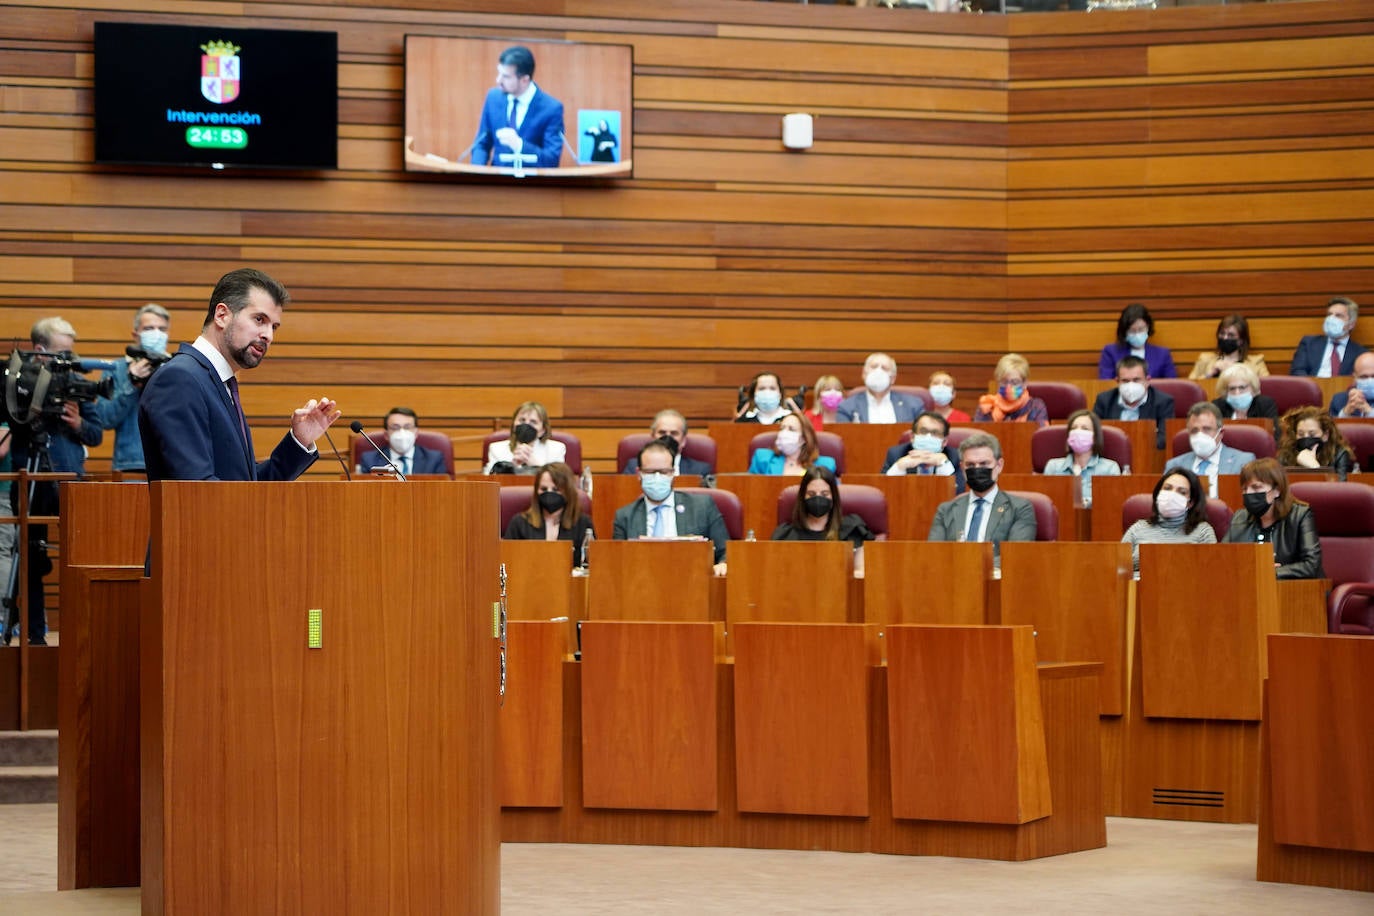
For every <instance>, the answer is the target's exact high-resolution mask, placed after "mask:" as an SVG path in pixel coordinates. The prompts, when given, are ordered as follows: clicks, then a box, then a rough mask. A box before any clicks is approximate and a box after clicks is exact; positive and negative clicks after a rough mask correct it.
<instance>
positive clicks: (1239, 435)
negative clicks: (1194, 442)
mask: <svg viewBox="0 0 1374 916" xmlns="http://www.w3.org/2000/svg"><path fill="white" fill-rule="evenodd" d="M1222 430H1223V432H1222V434H1221V444H1222V445H1229V446H1230V447H1231V448H1234V449H1239V450H1240V451H1242V452H1250V453H1252V454H1253V455H1254V456H1255V457H1256V458H1273V457H1274V454H1275V453H1276V452H1277V451H1278V446H1277V444H1276V443H1275V442H1274V434H1273V433H1272V432H1270V431H1269V430H1267V429H1263V428H1261V427H1259V426H1247V425H1245V424H1242V423H1227V424H1223V425H1222ZM1173 448H1174V454H1175V455H1182V454H1184V453H1185V452H1187V451H1188V431H1187V430H1186V429H1181V430H1179V431H1178V433H1177V434H1176V435H1175V436H1174V445H1173Z"/></svg>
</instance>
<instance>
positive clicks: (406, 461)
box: [401, 455, 410, 477]
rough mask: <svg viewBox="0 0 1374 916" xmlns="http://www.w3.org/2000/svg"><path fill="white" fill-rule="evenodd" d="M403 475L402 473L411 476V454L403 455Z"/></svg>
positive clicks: (404, 475)
mask: <svg viewBox="0 0 1374 916" xmlns="http://www.w3.org/2000/svg"><path fill="white" fill-rule="evenodd" d="M401 475H402V476H403V477H408V476H410V456H409V455H403V456H402V457H401Z"/></svg>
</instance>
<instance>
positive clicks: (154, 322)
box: [94, 302, 172, 471]
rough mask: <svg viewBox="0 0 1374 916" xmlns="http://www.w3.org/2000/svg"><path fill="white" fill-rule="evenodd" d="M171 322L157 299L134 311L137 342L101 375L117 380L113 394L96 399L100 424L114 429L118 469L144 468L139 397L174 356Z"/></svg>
mask: <svg viewBox="0 0 1374 916" xmlns="http://www.w3.org/2000/svg"><path fill="white" fill-rule="evenodd" d="M171 324H172V316H171V315H169V314H168V313H167V310H166V309H165V308H163V307H162V306H160V305H158V304H156V303H154V302H150V303H148V304H147V305H145V306H143V308H141V309H139V310H138V311H137V312H135V313H134V330H133V338H134V344H133V346H131V347H128V348H127V349H126V350H125V351H124V365H122V366H117V367H116V368H114V369H110V370H106V372H105V374H104V375H103V376H101V377H102V378H107V379H111V380H113V382H114V394H113V395H111V396H110V397H108V398H97V399H96V401H95V404H94V407H95V414H96V417H97V418H98V420H99V422H100V427H101V428H102V429H112V430H114V462H113V467H114V469H115V470H116V471H142V470H143V469H144V465H143V438H142V436H141V435H140V434H139V431H138V398H139V395H141V394H142V393H143V385H144V383H145V382H147V381H148V378H149V377H150V376H151V375H152V374H153V372H154V371H155V370H156V369H157V368H158V366H160V365H162V364H163V363H165V362H166V361H167V360H169V359H171V357H170V356H168V355H167V329H168V328H169V327H171Z"/></svg>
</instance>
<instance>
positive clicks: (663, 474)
mask: <svg viewBox="0 0 1374 916" xmlns="http://www.w3.org/2000/svg"><path fill="white" fill-rule="evenodd" d="M673 457H674V454H673V450H672V449H670V448H668V446H666V445H664V444H663V443H662V442H660V441H658V440H657V439H655V440H653V441H651V442H649V443H648V444H647V445H645V446H644V447H643V448H641V449H640V450H639V456H638V459H637V465H638V468H639V470H638V472H637V473H638V474H639V484H640V487H641V488H642V490H643V493H644V495H643V496H641V497H639V498H638V499H636V500H635V501H634V502H632V503H630V504H629V505H628V506H621V507H620V508H619V509H617V510H616V513H615V526H614V529H613V531H612V534H611V537H612V538H613V539H614V540H617V541H628V540H636V539H638V538H643V537H655V538H671V537H686V536H691V535H696V536H699V537H704V538H707V539H709V540H710V541H711V543H712V544H714V545H715V554H714V559H715V565H714V567H713V568H714V569H715V573H716V575H718V576H723V575H725V543H726V541H727V540H729V535H727V534H726V531H725V519H724V518H723V517H722V516H721V514H720V510H719V509H717V508H716V503H715V500H713V499H711V497H709V496H707V495H705V494H704V493H680V492H677V491H675V490H674V489H673V478H674V476H675V473H674V471H673Z"/></svg>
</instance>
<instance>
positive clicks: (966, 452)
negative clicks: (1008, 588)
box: [927, 433, 1035, 544]
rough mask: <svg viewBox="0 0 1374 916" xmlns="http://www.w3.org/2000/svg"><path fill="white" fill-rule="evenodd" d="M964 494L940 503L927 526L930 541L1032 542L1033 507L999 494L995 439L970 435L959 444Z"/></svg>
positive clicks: (999, 459) (998, 445)
mask: <svg viewBox="0 0 1374 916" xmlns="http://www.w3.org/2000/svg"><path fill="white" fill-rule="evenodd" d="M959 460H960V462H961V463H962V464H963V466H964V479H965V480H967V481H968V492H967V493H964V494H963V495H961V496H956V497H954V498H953V499H951V500H950V501H949V502H945V503H941V504H940V505H939V507H938V508H937V509H936V510H935V518H934V520H933V521H932V522H931V523H930V536H929V538H927V540H931V541H991V542H993V543H994V544H998V543H1001V542H1002V541H1033V540H1035V507H1034V506H1032V505H1031V504H1030V501H1029V500H1026V499H1022V498H1021V497H1019V496H1012V495H1011V494H1010V493H1003V492H1002V491H1001V490H1000V489H999V488H998V486H997V478H998V476H1000V475H1001V473H1002V443H1000V442H998V441H997V437H996V436H990V435H988V434H987V433H974V434H973V435H971V436H969V437H968V438H967V439H965V440H964V441H963V442H961V443H959Z"/></svg>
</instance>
